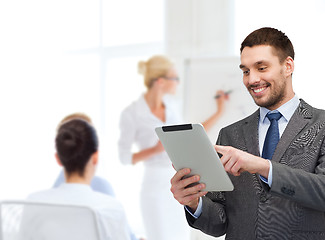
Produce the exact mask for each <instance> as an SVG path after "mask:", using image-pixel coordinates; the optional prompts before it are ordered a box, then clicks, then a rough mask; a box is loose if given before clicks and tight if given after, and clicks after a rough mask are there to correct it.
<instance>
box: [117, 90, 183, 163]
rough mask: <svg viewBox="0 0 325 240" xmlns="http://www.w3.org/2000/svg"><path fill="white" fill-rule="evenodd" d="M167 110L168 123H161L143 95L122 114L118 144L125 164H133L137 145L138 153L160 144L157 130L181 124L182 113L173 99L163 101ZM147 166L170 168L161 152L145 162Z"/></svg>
mask: <svg viewBox="0 0 325 240" xmlns="http://www.w3.org/2000/svg"><path fill="white" fill-rule="evenodd" d="M163 102H164V105H165V107H166V108H165V109H166V112H165V113H166V116H165V119H166V122H163V121H161V120H160V119H159V118H157V117H156V116H155V115H153V114H152V113H151V111H150V108H149V106H148V104H147V102H146V100H145V98H144V95H143V94H142V95H141V96H140V98H139V99H138V100H137V101H135V102H133V103H132V104H131V105H129V106H128V107H127V108H126V109H125V110H124V111H123V112H122V114H121V118H120V138H119V142H118V149H119V158H120V161H121V162H122V163H123V164H131V163H132V155H133V152H132V146H133V144H136V146H137V147H138V151H141V150H144V149H147V148H151V147H153V146H155V145H156V144H157V142H158V140H159V139H158V137H157V135H156V132H155V128H156V127H159V126H163V125H173V124H180V123H181V121H182V120H181V117H180V115H181V114H180V111H179V110H177V108H176V106H175V103H174V104H173V102H172V100H171V99H168V98H164V100H163ZM144 165H145V166H170V165H171V162H170V160H169V158H168V155H167V153H166V152H165V151H164V152H161V153H159V154H156V155H154V156H152V157H151V158H150V159H148V160H147V161H144Z"/></svg>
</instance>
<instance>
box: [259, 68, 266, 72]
mask: <svg viewBox="0 0 325 240" xmlns="http://www.w3.org/2000/svg"><path fill="white" fill-rule="evenodd" d="M258 70H259V71H264V70H266V67H260V68H258Z"/></svg>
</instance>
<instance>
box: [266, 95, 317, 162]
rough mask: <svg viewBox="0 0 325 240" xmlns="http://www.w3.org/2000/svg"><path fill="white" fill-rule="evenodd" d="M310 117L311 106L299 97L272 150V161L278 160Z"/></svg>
mask: <svg viewBox="0 0 325 240" xmlns="http://www.w3.org/2000/svg"><path fill="white" fill-rule="evenodd" d="M310 118H312V107H311V106H310V105H308V104H307V103H306V102H305V101H304V100H302V99H300V104H299V106H298V108H297V109H296V111H295V113H294V114H293V115H292V117H291V119H290V121H289V123H288V125H287V127H286V129H285V130H284V132H283V134H282V136H281V138H280V140H279V143H278V145H277V147H276V149H275V151H274V155H273V157H272V160H273V161H276V162H280V159H281V157H282V156H283V154H284V153H285V151H286V150H287V149H288V147H289V145H290V143H291V142H292V141H293V140H294V139H295V138H296V137H297V135H298V134H299V132H300V131H301V130H302V129H303V128H304V127H305V126H306V124H307V123H308V122H309V120H308V119H310Z"/></svg>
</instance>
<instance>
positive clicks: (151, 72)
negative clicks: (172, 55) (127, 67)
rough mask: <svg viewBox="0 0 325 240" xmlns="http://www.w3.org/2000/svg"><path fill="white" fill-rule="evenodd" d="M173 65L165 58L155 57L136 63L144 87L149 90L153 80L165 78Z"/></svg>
mask: <svg viewBox="0 0 325 240" xmlns="http://www.w3.org/2000/svg"><path fill="white" fill-rule="evenodd" d="M173 67H174V64H173V63H172V62H171V61H170V60H169V59H168V58H167V57H165V56H162V55H156V56H153V57H151V58H150V59H148V60H147V61H140V62H139V63H138V71H139V73H140V74H142V75H143V76H144V85H145V86H146V87H147V88H148V89H149V88H151V87H152V85H153V83H154V81H155V80H157V79H158V78H160V77H165V76H166V75H167V73H168V71H169V70H170V69H172V68H173Z"/></svg>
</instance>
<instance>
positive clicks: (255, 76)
mask: <svg viewBox="0 0 325 240" xmlns="http://www.w3.org/2000/svg"><path fill="white" fill-rule="evenodd" d="M260 81H261V76H260V74H259V73H258V72H256V71H251V72H250V74H249V77H248V83H249V85H254V84H258V83H259V82H260Z"/></svg>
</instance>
